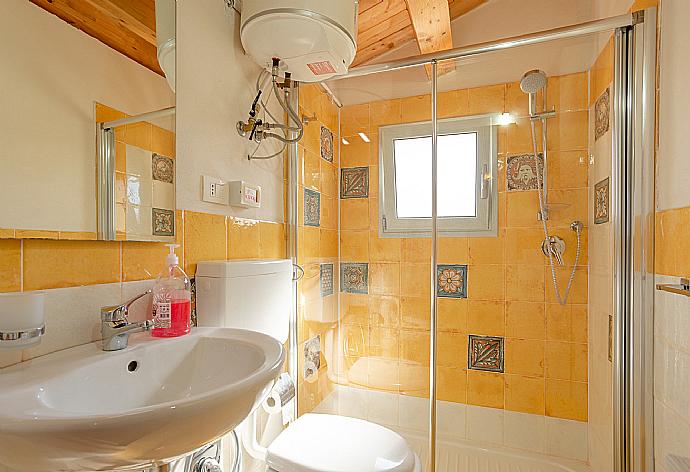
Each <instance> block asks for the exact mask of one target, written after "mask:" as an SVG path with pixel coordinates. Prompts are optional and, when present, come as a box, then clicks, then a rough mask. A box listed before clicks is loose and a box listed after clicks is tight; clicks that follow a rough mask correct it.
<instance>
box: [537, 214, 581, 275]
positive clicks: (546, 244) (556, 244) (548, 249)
mask: <svg viewBox="0 0 690 472" xmlns="http://www.w3.org/2000/svg"><path fill="white" fill-rule="evenodd" d="M583 227H584V225H583V224H582V221H573V222H572V223H571V224H570V229H572V230H573V231H575V232H576V233H577V234H578V236H579V234H580V233H581V232H582V228H583ZM541 252H543V253H544V255H545V256H546V257H549V254H550V255H551V256H552V257H553V258H555V259H556V261H558V265H560V266H562V265H565V263H564V262H563V254H564V253H565V241H564V240H563V238H560V237H558V236H549V237H548V238H546V239H545V240H544V241H542V243H541Z"/></svg>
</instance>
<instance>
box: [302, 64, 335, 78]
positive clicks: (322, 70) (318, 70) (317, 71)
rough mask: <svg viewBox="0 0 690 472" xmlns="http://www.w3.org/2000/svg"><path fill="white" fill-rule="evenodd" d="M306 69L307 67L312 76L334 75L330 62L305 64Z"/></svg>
mask: <svg viewBox="0 0 690 472" xmlns="http://www.w3.org/2000/svg"><path fill="white" fill-rule="evenodd" d="M307 67H309V69H310V70H311V71H312V72H313V73H314V75H326V74H335V68H334V67H333V64H331V62H330V61H321V62H312V63H310V64H307Z"/></svg>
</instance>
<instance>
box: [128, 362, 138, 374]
mask: <svg viewBox="0 0 690 472" xmlns="http://www.w3.org/2000/svg"><path fill="white" fill-rule="evenodd" d="M138 368H139V363H138V362H137V361H130V363H129V364H127V370H128V371H130V372H135V371H136V370H137V369H138Z"/></svg>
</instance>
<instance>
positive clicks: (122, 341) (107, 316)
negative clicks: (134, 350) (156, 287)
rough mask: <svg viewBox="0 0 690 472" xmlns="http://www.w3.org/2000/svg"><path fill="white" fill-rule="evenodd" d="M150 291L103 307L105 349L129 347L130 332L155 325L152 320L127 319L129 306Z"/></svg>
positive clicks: (144, 329) (102, 327) (102, 325)
mask: <svg viewBox="0 0 690 472" xmlns="http://www.w3.org/2000/svg"><path fill="white" fill-rule="evenodd" d="M149 293H151V290H147V291H145V292H144V293H142V294H140V295H137V296H136V297H134V298H132V299H131V300H129V301H127V302H125V303H123V304H121V305H113V306H104V307H102V308H101V337H102V338H103V350H104V351H119V350H121V349H124V348H126V347H127V343H128V342H129V335H130V334H132V333H137V332H139V331H148V330H150V329H151V328H152V327H153V321H151V320H144V321H137V322H135V323H130V322H129V321H128V320H127V314H128V313H129V307H131V306H132V304H133V303H134V302H136V301H137V300H139V299H140V298H142V297H145V296H146V295H148V294H149Z"/></svg>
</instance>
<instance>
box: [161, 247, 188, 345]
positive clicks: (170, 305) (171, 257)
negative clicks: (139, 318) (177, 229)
mask: <svg viewBox="0 0 690 472" xmlns="http://www.w3.org/2000/svg"><path fill="white" fill-rule="evenodd" d="M166 246H168V248H169V249H170V252H169V254H168V255H167V256H166V258H165V261H166V264H167V266H168V268H167V270H166V271H164V272H162V273H161V274H160V275H159V276H158V280H157V281H156V285H155V286H154V287H153V329H152V330H151V336H154V337H158V338H174V337H177V336H182V335H185V334H187V333H189V331H190V329H191V308H192V305H191V301H192V290H191V284H190V282H189V277H187V274H185V272H184V271H183V270H182V268H181V267H180V266H179V259H178V257H177V254H175V248H176V247H179V245H178V244H166Z"/></svg>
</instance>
